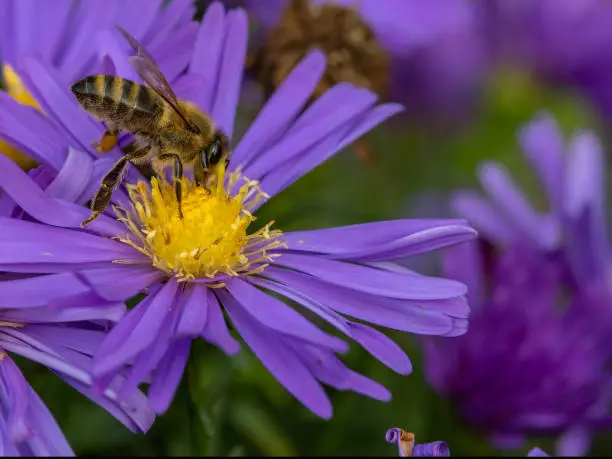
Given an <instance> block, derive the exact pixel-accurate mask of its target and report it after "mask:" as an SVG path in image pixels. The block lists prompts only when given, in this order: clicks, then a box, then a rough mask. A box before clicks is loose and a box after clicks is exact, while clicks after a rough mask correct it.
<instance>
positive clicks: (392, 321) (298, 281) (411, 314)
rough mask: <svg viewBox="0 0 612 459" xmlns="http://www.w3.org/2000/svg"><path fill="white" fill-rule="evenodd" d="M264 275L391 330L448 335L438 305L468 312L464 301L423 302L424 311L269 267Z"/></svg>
mask: <svg viewBox="0 0 612 459" xmlns="http://www.w3.org/2000/svg"><path fill="white" fill-rule="evenodd" d="M268 271H269V272H268ZM266 272H267V273H268V275H269V276H270V278H272V279H274V280H276V281H279V282H282V283H283V284H286V285H288V286H291V287H293V288H295V289H297V290H298V291H300V292H302V293H304V294H305V295H308V296H309V297H311V298H312V299H313V300H315V301H317V302H319V303H321V304H329V305H330V307H332V308H333V309H334V310H336V311H338V312H341V313H342V314H347V315H349V316H352V317H355V318H358V319H360V320H364V321H367V322H370V323H374V324H377V325H382V326H384V327H388V328H392V329H395V330H401V331H408V332H412V333H420V334H434V335H438V334H443V333H446V332H448V331H449V329H450V328H451V326H452V321H451V320H450V318H449V317H448V316H447V315H446V314H447V311H446V310H445V308H443V307H441V308H440V310H437V309H436V306H437V305H438V304H440V303H451V302H452V303H457V306H456V307H455V306H454V305H451V306H452V307H453V308H454V309H451V311H452V312H453V313H454V314H461V315H463V316H466V315H467V314H468V313H469V308H468V307H467V305H466V304H465V301H464V300H463V301H460V300H459V301H458V300H455V299H452V300H442V301H438V302H435V301H434V302H431V303H429V302H427V303H426V305H427V306H428V307H427V308H425V307H424V306H425V305H424V304H423V303H421V302H418V301H407V300H395V299H391V298H381V297H377V296H373V295H368V294H364V293H360V292H355V291H351V290H348V289H345V288H342V287H336V286H333V285H329V284H326V283H324V282H322V281H319V280H317V279H314V278H312V277H310V276H307V275H303V274H299V273H294V272H290V271H285V270H279V269H274V268H272V267H269V268H268V269H267V270H266ZM447 309H448V308H447Z"/></svg>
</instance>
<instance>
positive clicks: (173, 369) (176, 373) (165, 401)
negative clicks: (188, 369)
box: [149, 339, 191, 413]
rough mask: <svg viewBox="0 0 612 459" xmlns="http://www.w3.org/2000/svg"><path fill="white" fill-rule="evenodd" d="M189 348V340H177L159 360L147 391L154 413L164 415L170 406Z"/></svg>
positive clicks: (183, 369) (185, 363)
mask: <svg viewBox="0 0 612 459" xmlns="http://www.w3.org/2000/svg"><path fill="white" fill-rule="evenodd" d="M190 347H191V339H182V340H179V341H177V342H176V343H174V344H173V345H172V347H171V348H169V349H168V351H167V352H166V355H165V356H164V358H163V359H162V360H161V362H160V364H159V367H158V368H157V370H156V374H155V379H153V382H152V383H151V387H150V389H149V400H150V402H151V407H152V408H153V409H154V410H155V412H156V413H164V412H165V411H166V410H167V409H168V407H169V406H170V402H172V399H173V398H174V394H175V393H176V389H177V387H178V385H179V382H180V381H181V377H182V376H183V372H184V371H185V366H186V365H187V359H188V357H189V348H190Z"/></svg>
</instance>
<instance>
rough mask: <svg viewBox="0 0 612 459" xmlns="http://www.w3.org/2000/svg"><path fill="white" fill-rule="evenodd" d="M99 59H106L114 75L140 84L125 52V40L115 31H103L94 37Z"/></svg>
mask: <svg viewBox="0 0 612 459" xmlns="http://www.w3.org/2000/svg"><path fill="white" fill-rule="evenodd" d="M96 39H97V43H98V49H99V50H100V51H99V53H100V58H104V57H105V56H106V57H108V59H109V61H110V62H111V63H112V65H113V67H114V69H115V71H114V74H115V75H117V76H120V77H122V78H126V79H128V80H132V81H136V82H139V83H142V79H141V78H140V77H139V76H138V74H137V73H136V71H135V70H134V68H133V67H132V65H131V64H130V61H129V58H128V54H127V52H126V51H125V43H124V42H125V39H124V38H123V37H122V36H120V35H119V32H118V31H117V30H104V31H101V32H100V33H98V34H97V36H96Z"/></svg>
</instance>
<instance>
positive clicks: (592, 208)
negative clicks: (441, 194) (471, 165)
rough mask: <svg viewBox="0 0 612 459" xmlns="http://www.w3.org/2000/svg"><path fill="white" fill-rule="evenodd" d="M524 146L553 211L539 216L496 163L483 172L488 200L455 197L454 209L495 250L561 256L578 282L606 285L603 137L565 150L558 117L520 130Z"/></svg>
mask: <svg viewBox="0 0 612 459" xmlns="http://www.w3.org/2000/svg"><path fill="white" fill-rule="evenodd" d="M519 143H520V145H521V148H522V150H523V153H524V155H525V157H526V158H527V160H528V161H529V162H530V163H531V165H532V167H533V169H534V171H535V173H536V174H537V176H538V178H539V181H540V183H541V185H542V189H543V191H544V193H545V196H546V198H547V200H548V209H547V210H546V211H545V212H538V211H537V210H535V208H534V206H533V205H532V204H530V203H529V201H528V198H527V197H526V196H525V194H524V193H522V192H521V191H520V189H519V188H518V186H517V185H516V184H515V183H514V182H513V180H512V178H511V176H510V175H509V173H508V171H507V170H506V169H505V167H504V166H502V165H501V164H498V163H495V162H486V163H484V164H483V165H482V166H481V168H480V171H479V176H480V181H481V184H482V186H483V188H484V190H485V191H486V193H487V194H488V196H489V198H490V201H489V200H486V199H484V198H483V197H482V196H480V195H479V194H478V193H476V192H474V191H458V192H456V193H455V195H454V197H453V207H454V209H455V210H456V211H457V213H458V214H460V215H461V216H462V217H464V218H466V219H468V220H469V221H470V222H471V223H472V224H473V225H474V226H475V227H476V228H477V229H478V231H479V232H480V235H481V237H483V238H485V239H486V240H488V241H490V242H492V243H493V244H494V245H496V246H505V245H510V244H515V243H520V244H526V245H529V246H531V247H533V248H534V249H536V250H540V251H543V252H545V253H554V252H562V253H563V255H564V256H565V257H566V258H567V261H568V264H569V266H570V269H571V272H572V275H573V277H574V278H575V283H576V284H581V285H583V286H585V284H586V283H591V282H594V281H605V279H606V278H607V272H608V263H609V261H608V254H609V250H608V241H607V229H606V226H607V225H606V223H607V222H606V217H605V177H604V174H605V158H604V152H603V150H602V146H601V143H600V142H599V140H598V138H597V137H596V136H595V134H594V133H592V132H590V131H585V130H583V131H580V132H577V133H575V134H574V135H573V136H572V137H571V139H570V140H569V141H568V142H567V146H566V142H565V141H564V139H563V136H562V134H561V131H560V130H559V127H558V126H557V124H556V122H555V121H554V119H553V118H552V117H550V116H549V115H547V114H540V115H539V116H537V117H536V118H535V119H534V120H533V121H531V122H530V123H529V124H527V125H526V126H525V127H523V128H522V129H521V131H520V134H519Z"/></svg>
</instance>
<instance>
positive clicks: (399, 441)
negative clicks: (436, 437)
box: [385, 427, 450, 457]
mask: <svg viewBox="0 0 612 459" xmlns="http://www.w3.org/2000/svg"><path fill="white" fill-rule="evenodd" d="M385 438H386V440H387V442H388V443H394V444H396V445H397V451H398V455H399V456H400V457H450V450H449V448H448V445H447V444H446V443H445V442H443V441H435V442H433V443H424V444H422V445H417V444H416V443H415V439H414V434H413V433H410V432H406V431H405V430H402V429H400V428H398V427H394V428H392V429H389V430H387V433H386V435H385Z"/></svg>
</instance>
